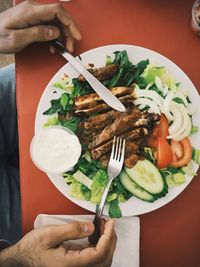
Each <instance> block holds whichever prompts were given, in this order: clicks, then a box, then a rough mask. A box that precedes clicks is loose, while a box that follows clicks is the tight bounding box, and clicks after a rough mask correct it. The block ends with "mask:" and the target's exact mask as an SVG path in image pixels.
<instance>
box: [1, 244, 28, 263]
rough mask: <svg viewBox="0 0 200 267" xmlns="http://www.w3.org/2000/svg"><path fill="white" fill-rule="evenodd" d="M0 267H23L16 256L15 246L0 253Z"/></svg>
mask: <svg viewBox="0 0 200 267" xmlns="http://www.w3.org/2000/svg"><path fill="white" fill-rule="evenodd" d="M0 267H23V265H22V263H21V262H20V261H19V258H18V256H17V246H11V247H9V248H6V249H4V250H2V251H0ZM26 267H28V266H26Z"/></svg>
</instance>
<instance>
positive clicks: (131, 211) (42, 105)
mask: <svg viewBox="0 0 200 267" xmlns="http://www.w3.org/2000/svg"><path fill="white" fill-rule="evenodd" d="M121 50H126V51H127V53H128V56H129V59H130V61H132V62H133V63H134V64H136V63H137V62H138V61H140V60H145V59H149V60H150V62H151V63H153V64H155V65H157V66H165V67H166V68H167V70H169V71H170V72H171V73H172V75H173V77H174V78H175V80H176V81H177V82H180V83H181V86H180V88H181V90H183V91H188V92H189V97H190V99H191V101H192V103H193V104H194V105H195V106H196V107H199V106H200V98H199V94H198V92H197V90H196V88H195V87H194V85H193V83H192V82H191V81H190V79H189V78H188V76H187V75H186V74H185V73H184V72H183V71H182V70H181V69H180V68H179V67H178V66H177V65H176V64H175V63H173V62H172V61H170V60H169V59H167V58H166V57H164V56H162V55H160V54H158V53H156V52H154V51H152V50H149V49H146V48H143V47H138V46H132V45H110V46H103V47H99V48H95V49H92V50H90V51H87V52H85V53H83V54H81V58H82V63H83V64H84V65H88V64H89V63H94V64H95V66H97V67H100V66H103V65H105V60H106V56H107V55H113V52H114V51H121ZM113 57H114V56H113ZM64 73H67V74H68V75H69V76H70V77H72V78H75V77H77V76H78V75H79V73H78V72H77V71H76V70H75V69H74V68H73V67H72V66H71V65H70V64H69V63H67V64H66V65H64V66H63V67H62V68H61V69H60V70H59V71H58V72H57V73H56V74H55V76H54V77H53V78H52V80H51V81H50V82H49V84H48V85H47V87H46V88H45V90H44V93H43V95H42V97H41V99H40V102H39V105H38V109H37V113H36V119H35V133H37V132H38V131H39V130H40V129H41V128H42V127H43V124H44V123H45V122H46V121H47V119H48V116H44V115H43V112H44V111H45V110H47V109H48V108H49V107H50V100H52V99H56V98H58V97H59V96H60V94H61V93H63V91H62V90H59V89H58V90H57V92H58V93H57V94H55V93H53V91H54V90H53V89H52V85H53V84H54V83H55V82H58V81H59V80H60V79H61V78H62V77H63V74H64ZM59 91H60V92H59ZM193 122H194V125H196V126H198V127H200V112H199V110H198V112H196V114H195V115H194V116H193ZM199 138H200V133H197V134H194V135H193V136H191V138H190V140H191V142H192V145H193V146H194V147H195V148H200V145H199V142H198V140H199ZM197 169H198V166H197V165H195V170H197ZM47 175H48V177H49V178H50V180H51V181H52V183H53V184H54V185H55V187H56V188H57V189H58V190H59V191H60V192H61V193H62V194H63V195H64V196H66V197H67V198H69V199H70V200H71V201H72V202H74V203H76V204H77V205H79V206H81V207H83V208H85V209H87V210H90V211H95V204H92V203H90V202H88V201H84V200H78V199H76V198H73V197H71V196H69V186H68V185H66V183H65V182H64V179H63V177H62V176H61V175H50V174H47ZM191 180H192V177H187V181H186V182H185V183H184V184H182V185H180V186H175V187H173V188H172V189H169V193H168V194H167V195H166V196H165V197H163V198H160V199H158V200H157V201H155V202H154V203H148V202H144V201H142V200H140V199H137V198H135V197H132V198H131V199H129V200H128V201H127V202H126V203H122V204H120V208H121V210H122V214H123V216H131V215H140V214H144V213H147V212H150V211H153V210H156V209H158V208H160V207H162V206H164V205H166V204H167V203H169V202H170V201H172V200H173V199H174V198H175V197H177V196H178V195H179V194H180V193H181V192H182V191H183V190H184V189H185V188H186V187H187V186H188V184H189V183H190V181H191ZM104 214H108V209H107V207H105V209H104Z"/></svg>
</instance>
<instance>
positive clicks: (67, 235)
mask: <svg viewBox="0 0 200 267" xmlns="http://www.w3.org/2000/svg"><path fill="white" fill-rule="evenodd" d="M93 231H94V225H93V223H91V222H74V223H70V224H65V225H59V226H49V227H46V229H43V231H42V233H43V234H42V237H41V239H42V240H44V243H45V245H47V246H48V247H49V248H52V247H56V246H58V245H59V244H62V243H63V242H65V241H67V240H74V239H80V238H84V237H87V236H89V235H91V233H92V232H93Z"/></svg>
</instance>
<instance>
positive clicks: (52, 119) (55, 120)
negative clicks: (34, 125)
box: [43, 117, 59, 127]
mask: <svg viewBox="0 0 200 267" xmlns="http://www.w3.org/2000/svg"><path fill="white" fill-rule="evenodd" d="M54 125H59V120H58V117H50V118H48V120H47V122H45V123H44V125H43V126H44V127H49V126H54Z"/></svg>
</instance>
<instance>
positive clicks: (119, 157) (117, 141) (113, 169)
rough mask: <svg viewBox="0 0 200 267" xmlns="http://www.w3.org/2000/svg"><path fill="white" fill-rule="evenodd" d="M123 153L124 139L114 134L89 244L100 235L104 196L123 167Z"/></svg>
mask: <svg viewBox="0 0 200 267" xmlns="http://www.w3.org/2000/svg"><path fill="white" fill-rule="evenodd" d="M124 154H125V139H122V138H119V137H117V138H116V136H115V137H114V139H113V145H112V151H111V155H110V160H109V163H108V183H107V185H106V188H105V190H104V192H103V195H102V198H101V201H100V204H99V205H97V207H96V214H95V217H94V220H93V223H94V226H95V230H94V232H93V233H92V235H91V236H89V238H88V240H89V242H90V243H91V244H93V245H96V244H97V242H98V240H99V238H100V236H101V231H100V228H101V215H102V213H103V209H104V206H105V202H106V198H107V195H108V191H109V188H110V185H111V183H112V181H113V180H114V178H116V177H117V176H118V175H119V174H120V172H121V169H122V167H123V163H124Z"/></svg>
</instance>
